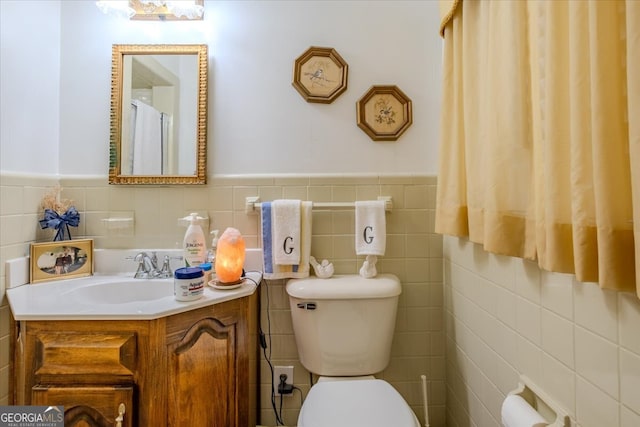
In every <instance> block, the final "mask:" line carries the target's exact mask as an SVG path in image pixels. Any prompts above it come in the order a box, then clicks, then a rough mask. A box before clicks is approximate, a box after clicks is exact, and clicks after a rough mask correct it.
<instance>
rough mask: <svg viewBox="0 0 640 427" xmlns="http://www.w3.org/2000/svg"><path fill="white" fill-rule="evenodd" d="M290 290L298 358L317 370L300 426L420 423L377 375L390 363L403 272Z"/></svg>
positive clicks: (290, 285) (309, 281)
mask: <svg viewBox="0 0 640 427" xmlns="http://www.w3.org/2000/svg"><path fill="white" fill-rule="evenodd" d="M286 288H287V294H288V295H289V303H290V306H291V318H292V321H293V332H294V334H295V339H296V345H297V346H298V354H299V357H300V362H301V363H302V365H303V366H304V367H305V368H306V369H307V370H308V371H309V372H312V373H314V374H316V375H319V379H318V381H317V383H316V384H314V385H313V386H312V387H311V390H310V391H309V393H308V394H307V397H306V399H305V400H304V403H303V405H302V408H301V409H300V416H299V417H298V427H340V426H344V427H354V426H363V427H364V426H366V427H388V426H394V427H420V423H419V422H418V419H417V418H416V416H415V414H414V413H413V411H412V410H411V408H410V407H409V405H408V404H407V402H405V400H404V399H403V398H402V396H401V395H400V394H399V393H398V392H397V391H396V390H395V389H394V388H393V387H392V386H391V385H390V384H389V383H387V382H386V381H383V380H380V379H376V378H375V377H374V376H373V374H375V373H378V372H381V371H382V370H384V369H385V368H386V367H387V365H388V363H389V357H390V353H391V342H392V339H393V332H394V327H395V321H396V311H397V307H398V298H399V296H400V293H401V286H400V281H399V280H398V278H397V277H396V276H394V275H392V274H379V275H377V276H376V277H374V278H370V279H365V278H363V277H361V276H359V275H337V276H333V277H331V278H329V279H320V278H317V277H308V278H305V279H291V280H289V281H288V282H287V287H286Z"/></svg>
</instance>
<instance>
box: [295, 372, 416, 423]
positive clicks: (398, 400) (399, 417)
mask: <svg viewBox="0 0 640 427" xmlns="http://www.w3.org/2000/svg"><path fill="white" fill-rule="evenodd" d="M340 426H343V427H356V426H357V427H389V426H394V427H420V424H419V422H418V419H417V418H416V416H415V414H414V413H413V411H412V410H411V408H410V407H409V405H408V404H407V403H406V402H405V401H404V399H403V398H402V396H400V394H399V393H398V392H397V391H396V390H395V389H394V388H393V387H392V386H391V385H390V384H389V383H387V382H386V381H383V380H378V379H364V380H363V379H359V380H340V381H319V382H318V383H316V384H315V385H314V386H313V387H311V390H310V391H309V394H308V395H307V398H306V399H305V401H304V404H303V405H302V408H301V409H300V416H299V417H298V427H340Z"/></svg>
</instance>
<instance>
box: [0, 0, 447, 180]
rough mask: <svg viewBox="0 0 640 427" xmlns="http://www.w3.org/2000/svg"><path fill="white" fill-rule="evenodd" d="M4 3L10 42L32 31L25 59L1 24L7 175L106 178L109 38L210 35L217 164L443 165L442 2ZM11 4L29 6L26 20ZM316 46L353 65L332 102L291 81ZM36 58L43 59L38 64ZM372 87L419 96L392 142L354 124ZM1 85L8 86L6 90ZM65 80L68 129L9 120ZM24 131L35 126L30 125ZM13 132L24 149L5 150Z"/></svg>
mask: <svg viewBox="0 0 640 427" xmlns="http://www.w3.org/2000/svg"><path fill="white" fill-rule="evenodd" d="M1 3H2V4H3V9H2V10H3V13H2V16H3V24H4V21H5V20H6V21H10V22H9V23H10V24H12V25H10V29H9V30H11V31H12V33H11V34H10V37H11V39H12V40H16V39H19V40H24V44H23V43H20V44H18V46H15V45H16V44H15V42H14V43H12V45H13V49H19V50H20V52H19V55H18V58H17V59H18V61H16V60H15V59H16V58H14V54H13V52H7V53H6V54H5V50H4V44H5V43H7V44H9V38H7V39H6V42H5V31H9V30H5V29H4V27H5V25H3V61H2V72H3V78H2V82H3V97H2V99H3V123H2V128H3V135H2V146H3V156H2V157H3V158H2V171H3V172H21V171H24V172H33V171H40V170H42V171H45V172H59V174H60V175H62V176H68V175H98V176H101V175H104V176H106V174H107V163H108V148H107V147H108V141H109V107H110V106H109V97H110V75H111V66H110V64H111V45H112V44H114V43H129V44H147V43H148V44H152V43H204V44H207V45H208V46H209V61H210V64H209V73H210V75H209V97H210V100H209V119H208V120H209V128H208V129H209V136H208V149H209V157H208V173H209V174H210V175H221V174H247V173H251V174H261V173H265V174H266V173H340V174H348V173H375V174H385V173H410V174H434V173H435V171H436V159H437V138H438V135H437V129H438V120H439V119H438V108H439V97H440V90H439V88H440V75H439V73H440V58H441V54H440V52H441V41H440V38H439V37H438V34H437V27H438V6H437V3H436V2H422V1H421V2H416V1H376V2H363V1H341V2H333V1H207V2H205V6H206V10H205V19H204V21H201V22H145V21H127V20H121V19H117V18H115V17H111V16H106V15H104V14H102V13H101V12H100V11H99V10H98V8H97V7H95V4H94V2H93V1H66V0H63V1H61V2H32V1H23V2H19V5H17V4H15V3H14V2H5V1H2V2H1ZM5 3H6V4H5ZM43 4H47V5H49V6H47V8H48V9H52V12H56V11H57V10H58V8H59V11H60V12H59V14H57V13H50V14H46V16H45V15H41V14H40V13H36V11H35V7H41V6H42V5H43ZM11 9H17V10H20V12H21V13H20V16H21V17H22V16H24V19H25V20H26V21H27V22H28V25H25V24H24V22H20V21H19V20H18V19H16V16H15V13H14V12H12V10H11ZM5 10H6V11H7V12H8V13H5ZM5 16H6V19H5ZM27 17H28V19H27ZM58 17H59V24H60V27H59V28H58V29H57V28H56V23H57V20H58ZM32 22H33V25H32ZM49 26H52V27H53V28H49ZM34 28H37V29H38V31H33V29H34ZM57 30H59V37H60V43H59V45H60V46H61V47H60V48H58V39H57V37H58V31H57ZM41 39H45V40H41ZM310 46H327V47H333V48H335V49H336V50H337V51H338V52H339V53H340V55H341V56H342V57H343V58H344V59H345V61H346V62H347V63H348V64H349V81H348V89H347V91H346V92H345V93H343V94H342V95H341V96H340V97H339V98H338V99H336V100H335V101H334V102H333V103H332V104H328V105H325V104H313V103H307V102H306V101H305V100H304V99H303V98H302V97H301V96H300V95H299V94H298V92H296V90H295V89H294V88H293V87H292V85H291V80H292V73H293V62H294V60H295V59H296V58H297V57H298V56H299V55H300V54H302V53H303V52H304V51H305V50H306V49H307V48H308V47H310ZM58 51H59V54H60V56H59V58H60V59H59V64H60V67H59V71H58V67H57V65H58V61H57V59H56V54H57V53H58ZM5 56H6V60H4V59H5ZM34 60H37V61H38V62H37V63H38V64H39V67H38V68H37V70H36V69H30V67H29V66H30V65H32V64H35V61H34ZM43 60H44V61H45V62H44V66H42V61H43ZM25 70H27V72H26V73H25ZM31 73H36V75H31ZM5 76H6V78H5ZM58 78H59V89H58V87H57V86H56V84H55V81H56V80H57V79H58ZM33 82H38V83H33ZM26 83H30V84H32V87H34V84H35V87H34V89H36V90H37V92H38V95H41V96H44V95H46V94H47V93H48V92H50V93H51V97H50V98H49V97H47V98H45V99H42V97H41V96H38V97H37V98H35V99H26V97H24V96H22V93H20V89H18V88H24V86H26ZM374 84H395V85H398V86H399V87H400V89H401V90H403V91H404V92H405V93H406V94H407V96H409V97H410V98H411V99H412V101H413V120H414V123H413V124H412V126H411V127H410V128H409V129H408V130H407V131H406V132H405V133H404V134H403V135H402V136H401V138H400V139H399V140H398V141H397V142H375V141H372V140H371V139H370V138H369V137H368V136H367V135H366V134H365V133H364V132H362V131H361V130H360V129H359V128H358V127H357V125H356V114H355V111H356V109H355V104H356V102H357V100H358V99H359V98H360V97H361V96H362V95H364V93H365V92H366V91H367V90H368V88H369V87H370V86H371V85H374ZM5 86H7V87H10V88H13V91H11V92H10V91H7V92H5V91H4V89H5ZM58 90H59V101H60V102H59V104H60V111H59V117H60V121H59V129H60V130H59V138H58V137H57V135H56V132H53V131H52V130H55V129H56V128H57V127H56V124H57V121H56V120H53V121H52V122H49V121H50V120H52V119H50V118H49V117H52V116H51V115H49V114H40V113H39V112H38V114H35V115H31V116H29V118H27V117H25V116H26V115H24V114H23V115H21V116H20V118H21V120H20V121H19V122H17V123H20V124H21V126H19V127H18V126H17V125H15V124H14V120H8V119H9V118H12V119H13V117H8V118H7V120H5V117H4V111H5V104H7V108H6V109H8V106H9V105H11V107H12V108H13V107H18V108H16V110H17V111H25V110H28V109H30V108H32V107H35V108H37V109H39V110H42V109H45V108H46V107H47V106H48V105H49V104H50V103H53V104H54V105H53V107H57V104H55V101H56V96H57V94H58ZM50 100H51V101H50ZM33 101H35V102H33ZM53 107H51V109H52V110H53V111H52V113H57V109H56V108H53ZM47 112H48V111H47ZM13 115H19V114H18V113H17V112H16V113H13ZM53 117H56V116H53ZM25 122H26V123H25ZM27 124H29V125H30V126H26V125H27ZM34 124H35V125H36V126H34ZM5 129H6V131H5ZM29 129H30V130H32V131H33V130H34V129H37V132H38V133H37V134H36V135H34V136H31V135H30V134H27V132H28V130H29ZM45 129H46V130H45ZM5 133H6V134H7V137H6V138H5ZM14 133H15V134H16V135H15V137H11V136H12V134H14ZM45 136H46V137H45ZM27 137H29V138H27ZM58 139H59V152H60V157H59V164H58V165H55V161H54V162H53V163H54V164H53V165H52V164H51V157H52V154H53V155H54V156H55V153H57V152H58V150H57V148H58V147H57V145H55V146H53V147H52V146H51V140H53V141H55V142H57V140H58ZM11 141H16V142H20V144H21V149H20V150H17V149H12V150H9V149H7V150H6V153H5V148H4V147H5V145H9V144H10V143H11ZM25 144H26V145H25ZM24 147H26V148H27V149H29V150H32V151H33V153H32V154H31V155H30V156H29V157H30V161H29V162H27V161H18V160H21V157H23V153H24ZM37 151H41V153H40V154H37V153H36V152H37ZM5 154H6V155H5ZM34 158H35V162H32V160H33V159H34ZM41 165H46V166H47V167H46V168H43V167H42V166H41Z"/></svg>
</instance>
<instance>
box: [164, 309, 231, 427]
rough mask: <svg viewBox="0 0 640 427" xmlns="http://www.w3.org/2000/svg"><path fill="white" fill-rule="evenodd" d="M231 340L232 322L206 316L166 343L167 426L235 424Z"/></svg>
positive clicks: (227, 425) (216, 426)
mask: <svg viewBox="0 0 640 427" xmlns="http://www.w3.org/2000/svg"><path fill="white" fill-rule="evenodd" d="M235 343H236V330H235V325H230V326H225V325H222V324H221V323H220V322H218V321H217V320H215V319H212V318H206V319H202V320H200V321H198V322H197V323H195V324H194V325H193V326H192V327H191V328H190V329H189V330H188V331H187V333H186V334H185V336H184V337H183V339H182V340H180V341H179V342H177V343H175V344H172V345H170V346H169V354H170V358H169V363H170V367H169V369H170V373H169V376H168V378H169V411H168V416H169V425H172V426H185V427H198V426H207V427H231V426H236V425H237V422H238V421H237V415H236V407H237V405H236V399H237V396H236V354H235Z"/></svg>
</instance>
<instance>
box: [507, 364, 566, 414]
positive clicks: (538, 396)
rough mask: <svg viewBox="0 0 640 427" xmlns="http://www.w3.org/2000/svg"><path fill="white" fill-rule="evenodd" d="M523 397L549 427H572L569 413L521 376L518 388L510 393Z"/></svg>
mask: <svg viewBox="0 0 640 427" xmlns="http://www.w3.org/2000/svg"><path fill="white" fill-rule="evenodd" d="M509 394H515V395H518V396H520V397H522V398H523V399H524V400H526V401H527V403H528V404H529V405H531V407H533V409H535V410H536V411H538V413H539V414H540V415H541V416H542V417H543V418H544V419H545V420H547V421H548V422H549V424H548V425H549V427H570V426H571V421H570V420H569V416H568V415H567V412H566V411H565V410H564V409H562V407H561V406H560V405H558V404H557V403H556V402H555V401H554V400H553V399H551V398H550V397H549V395H547V393H545V392H544V391H543V390H542V389H541V388H540V387H538V386H537V385H536V384H535V383H534V382H533V381H531V380H530V379H529V378H528V377H526V376H525V375H520V380H519V381H518V388H516V389H515V390H512V391H510V392H509Z"/></svg>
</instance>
